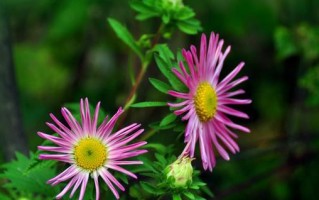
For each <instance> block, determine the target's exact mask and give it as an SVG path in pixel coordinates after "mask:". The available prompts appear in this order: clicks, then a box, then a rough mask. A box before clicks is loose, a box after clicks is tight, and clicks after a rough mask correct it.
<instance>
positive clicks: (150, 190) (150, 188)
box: [140, 181, 157, 194]
mask: <svg viewBox="0 0 319 200" xmlns="http://www.w3.org/2000/svg"><path fill="white" fill-rule="evenodd" d="M140 183H141V186H142V188H143V189H144V190H145V191H146V192H148V193H151V194H157V188H156V187H154V186H153V185H151V184H150V183H147V182H144V181H141V182H140Z"/></svg>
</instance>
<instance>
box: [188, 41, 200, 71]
mask: <svg viewBox="0 0 319 200" xmlns="http://www.w3.org/2000/svg"><path fill="white" fill-rule="evenodd" d="M190 49H191V52H192V55H193V60H194V63H195V66H196V67H197V71H198V73H200V72H199V69H198V68H199V67H198V66H199V62H198V57H197V50H196V47H195V46H194V45H191V47H190Z"/></svg>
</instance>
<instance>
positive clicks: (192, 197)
mask: <svg viewBox="0 0 319 200" xmlns="http://www.w3.org/2000/svg"><path fill="white" fill-rule="evenodd" d="M183 194H184V195H185V196H186V197H188V198H189V199H195V196H194V195H193V193H191V192H188V191H186V192H184V193H183Z"/></svg>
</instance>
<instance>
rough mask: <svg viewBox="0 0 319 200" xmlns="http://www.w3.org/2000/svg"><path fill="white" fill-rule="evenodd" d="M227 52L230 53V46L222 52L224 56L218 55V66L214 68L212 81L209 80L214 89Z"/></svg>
mask: <svg viewBox="0 0 319 200" xmlns="http://www.w3.org/2000/svg"><path fill="white" fill-rule="evenodd" d="M220 42H222V41H220ZM229 52H230V46H228V47H227V49H226V51H225V52H224V54H220V55H219V62H218V65H217V67H216V71H215V73H214V75H213V76H212V77H213V78H212V80H211V81H212V84H213V86H214V87H216V86H217V83H218V80H219V75H220V72H221V71H222V68H223V65H224V61H225V58H226V57H227V55H228V53H229Z"/></svg>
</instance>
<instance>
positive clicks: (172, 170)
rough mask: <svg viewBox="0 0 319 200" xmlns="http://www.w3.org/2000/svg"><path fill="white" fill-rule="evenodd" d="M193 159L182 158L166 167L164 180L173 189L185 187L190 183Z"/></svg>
mask: <svg viewBox="0 0 319 200" xmlns="http://www.w3.org/2000/svg"><path fill="white" fill-rule="evenodd" d="M192 160H193V158H189V157H182V158H178V159H177V160H176V161H175V162H173V163H172V164H170V165H169V166H167V167H166V170H165V171H166V178H167V180H168V182H169V184H170V185H171V187H173V188H181V187H187V186H188V185H189V184H190V183H191V182H192V177H193V167H192V164H191V162H192Z"/></svg>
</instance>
